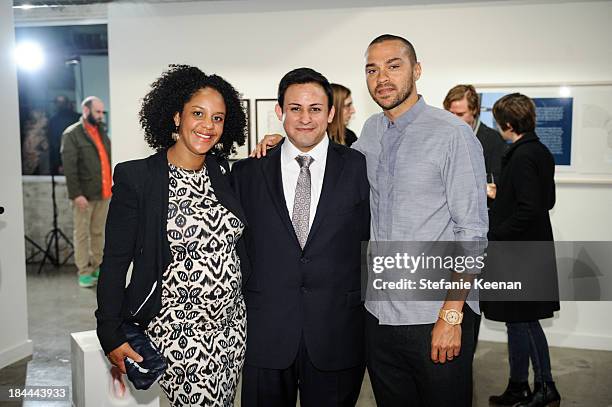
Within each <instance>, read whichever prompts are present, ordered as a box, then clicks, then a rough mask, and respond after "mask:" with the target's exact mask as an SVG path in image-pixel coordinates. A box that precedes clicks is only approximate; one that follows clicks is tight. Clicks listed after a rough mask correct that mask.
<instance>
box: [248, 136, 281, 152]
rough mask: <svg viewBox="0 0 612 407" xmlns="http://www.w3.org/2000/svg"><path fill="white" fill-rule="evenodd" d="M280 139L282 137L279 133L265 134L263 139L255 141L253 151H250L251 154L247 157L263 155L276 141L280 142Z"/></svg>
mask: <svg viewBox="0 0 612 407" xmlns="http://www.w3.org/2000/svg"><path fill="white" fill-rule="evenodd" d="M282 139H283V136H281V135H280V134H266V135H265V136H264V138H263V140H261V141H260V142H259V143H257V145H256V146H255V148H254V149H253V151H251V154H250V156H249V157H257V158H261V157H265V156H266V151H267V150H268V149H269V148H272V147H274V146H275V145H277V144H278V143H280V141H281V140H282Z"/></svg>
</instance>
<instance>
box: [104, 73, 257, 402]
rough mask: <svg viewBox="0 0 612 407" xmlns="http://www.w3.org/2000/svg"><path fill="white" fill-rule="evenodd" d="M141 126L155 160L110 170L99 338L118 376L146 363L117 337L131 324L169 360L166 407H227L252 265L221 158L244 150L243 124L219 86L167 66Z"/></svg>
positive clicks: (239, 361)
mask: <svg viewBox="0 0 612 407" xmlns="http://www.w3.org/2000/svg"><path fill="white" fill-rule="evenodd" d="M140 123H141V125H142V128H143V129H144V133H145V139H146V141H147V143H148V144H149V145H150V146H151V147H152V148H154V149H156V150H157V153H156V154H154V155H152V156H150V157H148V158H146V159H142V160H134V161H129V162H125V163H121V164H118V165H117V166H116V168H115V175H114V186H113V197H112V200H111V203H110V208H109V213H108V218H107V224H106V245H105V248H104V260H103V263H102V266H101V270H100V278H99V282H98V310H97V311H96V318H97V324H98V328H97V332H98V337H99V339H100V343H101V345H102V348H103V349H104V352H105V353H106V354H107V356H108V358H109V359H110V361H111V363H112V364H113V365H114V366H115V367H114V369H119V370H120V371H121V372H122V373H125V371H126V370H125V360H126V358H129V359H128V361H129V360H130V359H131V360H133V361H136V362H137V363H138V362H142V358H141V357H140V355H138V354H137V353H136V352H135V351H134V350H133V349H132V348H131V347H130V345H129V343H128V342H127V339H126V335H125V333H124V329H123V328H122V327H123V326H124V324H136V325H138V326H139V327H141V328H143V329H144V332H145V333H146V334H147V336H148V337H149V338H150V340H151V341H152V342H153V343H154V344H155V345H156V346H157V348H158V349H159V350H160V352H161V353H162V355H163V356H164V358H165V359H166V362H167V368H166V370H165V373H164V374H163V375H162V376H161V378H160V380H159V383H160V386H161V388H162V389H163V390H164V392H165V393H166V395H167V396H168V399H169V400H170V402H171V404H172V405H173V406H179V405H206V406H230V405H233V400H234V397H235V392H236V386H237V384H238V379H239V374H240V370H241V368H242V365H243V361H244V351H245V335H246V331H245V328H246V313H245V304H244V299H243V296H242V281H243V280H244V281H246V274H247V271H248V260H247V259H246V256H245V248H244V243H243V240H242V239H241V235H242V232H243V230H244V227H245V221H244V215H243V212H242V210H241V208H240V205H239V203H238V201H237V199H236V198H235V197H234V196H233V192H232V189H231V187H230V184H229V179H228V177H227V175H226V174H228V173H229V168H228V166H227V162H226V160H225V158H226V157H227V156H228V154H230V153H231V152H232V151H233V150H234V148H235V147H234V146H235V145H236V144H238V145H242V144H244V139H245V126H246V116H245V113H244V111H243V110H242V106H241V104H240V99H239V95H238V93H237V92H236V90H235V89H234V88H233V87H232V86H231V85H230V84H229V83H227V82H226V81H225V80H224V79H223V78H221V77H219V76H216V75H206V74H205V73H203V72H202V71H200V70H199V69H198V68H195V67H191V66H186V65H171V66H170V69H169V70H168V71H166V72H164V73H163V74H162V76H161V77H160V78H159V79H157V80H156V81H155V82H154V83H153V84H152V86H151V90H150V92H149V93H148V94H147V95H146V96H145V98H144V100H143V104H142V108H141V111H140ZM241 260H242V261H241ZM131 262H133V270H132V276H131V279H130V283H129V285H128V286H127V287H125V282H126V273H127V270H128V267H129V265H130V263H131Z"/></svg>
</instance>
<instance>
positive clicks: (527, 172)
mask: <svg viewBox="0 0 612 407" xmlns="http://www.w3.org/2000/svg"><path fill="white" fill-rule="evenodd" d="M554 176H555V162H554V159H553V156H552V154H551V153H550V151H549V150H548V148H546V146H545V145H544V144H542V143H541V142H540V139H539V138H538V136H537V135H536V134H535V133H526V134H524V135H523V137H522V138H521V139H519V140H518V141H516V142H515V143H513V144H512V145H511V146H510V147H509V148H508V150H507V152H506V154H505V155H504V157H503V160H502V173H501V177H500V179H499V182H498V183H497V196H496V197H495V200H494V202H493V206H492V207H491V210H490V211H489V234H488V238H489V240H491V241H511V242H530V241H532V242H535V241H539V242H551V243H550V245H546V244H540V245H538V247H539V250H540V252H539V253H538V254H537V256H539V257H541V258H545V259H544V263H545V264H548V265H549V266H550V267H547V268H541V269H539V270H535V272H537V273H540V274H541V281H542V283H543V284H544V285H545V287H546V288H547V289H550V288H553V289H555V290H557V294H558V282H557V269H556V263H555V259H554V256H555V251H554V245H553V244H552V241H553V233H552V226H551V223H550V216H549V214H548V211H549V210H551V209H552V208H553V206H554V205H555V180H554ZM520 260H521V259H518V258H517V259H516V261H517V266H516V268H517V275H520V273H521V272H527V271H526V270H525V268H521V267H520V266H519V265H518V264H521V263H520V262H519V261H520ZM538 261H540V259H538ZM528 263H529V262H528ZM531 264H533V262H531ZM482 308H483V311H484V312H485V315H486V317H487V318H488V319H493V320H497V321H504V322H520V321H533V320H536V319H542V318H549V317H551V316H553V311H556V310H558V309H559V302H558V301H540V302H491V303H486V304H485V303H484V302H483V307H482Z"/></svg>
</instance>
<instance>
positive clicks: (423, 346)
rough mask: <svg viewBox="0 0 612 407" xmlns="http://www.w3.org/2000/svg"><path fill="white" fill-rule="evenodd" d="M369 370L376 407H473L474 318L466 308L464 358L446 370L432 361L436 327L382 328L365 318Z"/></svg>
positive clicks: (463, 328)
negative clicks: (432, 334)
mask: <svg viewBox="0 0 612 407" xmlns="http://www.w3.org/2000/svg"><path fill="white" fill-rule="evenodd" d="M366 314H367V316H366V318H367V319H366V341H367V347H368V349H367V365H368V372H369V374H370V380H371V382H372V389H373V390H374V397H375V398H376V404H377V406H378V407H400V406H402V407H403V406H410V407H417V406H418V407H445V406H448V407H464V406H471V405H472V360H473V358H474V317H475V316H476V314H475V313H474V312H473V311H472V310H471V309H470V308H469V306H467V305H466V306H465V307H464V309H463V314H464V315H463V322H462V324H461V353H460V355H459V356H458V357H456V358H454V359H453V360H452V361H450V362H446V363H444V364H441V363H434V362H433V361H432V360H431V331H432V329H433V326H434V325H433V324H423V325H400V326H393V325H379V323H378V319H376V317H374V316H372V314H370V313H369V312H367V313H366Z"/></svg>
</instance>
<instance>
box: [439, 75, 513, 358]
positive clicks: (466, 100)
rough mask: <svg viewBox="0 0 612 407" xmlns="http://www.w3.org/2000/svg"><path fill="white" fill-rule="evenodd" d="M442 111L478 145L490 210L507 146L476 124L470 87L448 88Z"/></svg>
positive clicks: (477, 324) (477, 101)
mask: <svg viewBox="0 0 612 407" xmlns="http://www.w3.org/2000/svg"><path fill="white" fill-rule="evenodd" d="M443 105H444V109H445V110H448V111H449V112H451V113H453V114H454V115H455V116H457V117H459V118H460V119H461V120H463V121H464V122H466V123H467V124H468V125H469V126H470V127H471V128H472V130H474V134H475V135H476V138H477V139H478V141H480V144H481V145H482V153H483V155H484V160H485V171H486V172H487V207H488V208H490V207H491V204H492V203H493V197H494V196H495V191H494V190H495V182H496V180H498V179H499V176H500V174H501V162H502V157H503V155H504V153H505V152H506V148H507V144H506V142H505V141H504V140H503V139H502V137H501V136H500V135H499V133H498V132H496V131H495V130H493V129H492V128H490V127H489V126H487V125H486V124H484V123H482V122H481V121H480V97H479V96H478V93H476V89H475V88H474V86H472V85H457V86H454V87H453V88H451V89H450V90H449V91H448V93H447V94H446V97H445V98H444V102H443ZM480 319H481V316H480V315H477V316H476V319H475V320H474V349H476V346H477V345H478V334H479V333H480Z"/></svg>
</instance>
